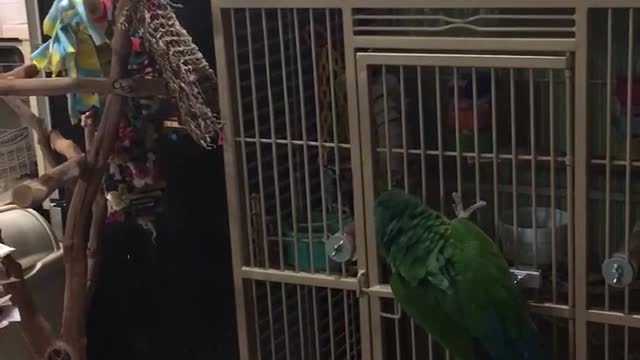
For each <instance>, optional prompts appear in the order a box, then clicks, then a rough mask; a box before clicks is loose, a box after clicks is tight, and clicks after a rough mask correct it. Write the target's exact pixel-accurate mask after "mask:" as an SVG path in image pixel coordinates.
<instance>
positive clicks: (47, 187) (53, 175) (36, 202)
mask: <svg viewBox="0 0 640 360" xmlns="http://www.w3.org/2000/svg"><path fill="white" fill-rule="evenodd" d="M85 160H86V159H85V157H84V156H78V157H74V158H72V159H71V160H68V161H67V162H65V163H64V164H62V165H60V166H58V167H56V168H53V169H51V170H49V171H48V172H47V173H46V174H44V175H42V176H41V177H40V178H38V179H37V180H31V181H28V182H26V183H24V184H21V185H18V186H17V187H16V188H14V189H13V191H12V194H11V195H12V200H13V203H14V204H16V205H18V206H20V207H23V208H35V207H38V206H40V205H42V203H43V202H44V201H45V200H46V199H48V198H49V196H51V194H53V192H54V191H56V190H58V189H60V188H61V187H63V186H64V185H66V184H68V183H70V182H73V181H75V180H77V179H78V177H79V176H80V174H81V173H82V168H83V166H84V164H85Z"/></svg>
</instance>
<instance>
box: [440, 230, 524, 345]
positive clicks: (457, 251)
mask: <svg viewBox="0 0 640 360" xmlns="http://www.w3.org/2000/svg"><path fill="white" fill-rule="evenodd" d="M451 238H452V243H451V245H452V246H453V247H454V249H453V251H452V259H453V260H452V262H453V264H454V270H453V271H454V272H455V274H456V280H455V283H456V286H455V289H456V290H455V292H456V294H457V296H458V297H459V298H460V299H464V308H465V312H464V315H465V318H466V319H467V322H468V324H469V325H470V326H471V327H472V331H473V332H474V333H476V334H478V333H480V332H482V331H486V330H487V329H486V328H485V322H486V316H487V315H486V311H487V309H492V310H493V311H494V312H495V316H496V317H497V318H498V319H500V321H501V322H502V323H503V326H505V329H506V330H507V331H508V334H509V335H511V336H514V337H518V336H520V335H522V333H523V332H526V330H527V325H528V324H529V315H528V310H527V307H526V304H525V302H524V301H523V300H522V297H521V295H520V293H519V292H518V290H517V289H516V288H515V286H514V285H513V278H512V275H511V273H510V271H509V267H508V265H507V262H506V261H505V260H504V257H503V256H502V254H501V253H500V252H499V250H498V248H497V247H496V245H495V244H494V242H493V241H492V240H491V239H490V238H489V237H488V236H487V235H486V234H485V233H484V232H483V231H482V230H480V228H478V227H477V226H476V225H475V224H473V223H472V222H470V221H468V220H466V219H455V220H453V221H451Z"/></svg>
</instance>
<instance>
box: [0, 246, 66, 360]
mask: <svg viewBox="0 0 640 360" xmlns="http://www.w3.org/2000/svg"><path fill="white" fill-rule="evenodd" d="M2 265H3V266H4V268H5V270H6V271H7V275H8V276H9V277H10V278H15V279H19V280H20V281H18V282H14V283H10V284H6V285H3V287H4V289H5V290H6V291H7V292H8V293H9V294H11V302H12V303H13V304H14V305H15V306H16V307H17V308H18V310H19V311H20V318H21V321H20V328H21V329H22V332H23V333H24V334H25V338H26V339H27V342H28V343H29V346H30V347H31V351H32V353H33V355H34V357H35V358H37V359H42V358H44V356H45V354H46V353H47V351H48V350H49V348H51V346H52V345H53V344H54V337H53V332H52V330H51V326H50V325H49V323H48V322H47V320H45V318H44V317H43V316H42V314H40V312H39V311H38V309H37V307H36V304H35V302H34V300H33V296H32V295H31V292H30V291H29V289H28V287H27V285H26V283H25V281H24V273H23V270H22V265H20V263H19V262H18V261H16V260H15V259H14V258H13V257H12V256H11V255H9V256H5V257H4V258H3V259H2Z"/></svg>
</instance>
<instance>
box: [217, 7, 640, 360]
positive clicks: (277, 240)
mask: <svg viewBox="0 0 640 360" xmlns="http://www.w3.org/2000/svg"><path fill="white" fill-rule="evenodd" d="M212 3H213V16H214V24H215V31H214V36H215V40H216V56H217V64H218V74H219V75H220V78H219V80H220V83H219V84H220V87H221V90H220V94H221V111H222V116H223V118H224V119H225V120H226V122H227V126H226V130H225V131H226V132H225V159H226V166H227V180H228V181H227V184H228V195H229V216H230V225H231V234H232V242H233V243H232V250H233V257H234V277H235V281H236V285H237V286H236V294H235V295H236V300H237V308H238V329H239V330H238V331H239V338H240V350H241V357H242V359H287V360H289V359H446V358H448V355H447V354H446V350H444V349H442V348H440V347H439V346H438V345H437V344H436V343H435V342H434V341H432V340H431V339H430V338H429V337H428V335H427V334H424V333H422V331H421V330H419V329H418V328H417V327H416V326H415V325H414V324H413V323H412V322H411V321H410V319H409V318H408V317H407V316H403V315H402V314H401V313H398V311H399V310H398V309H397V306H396V304H395V302H394V301H393V295H392V293H391V290H390V288H389V286H388V280H389V279H388V271H387V270H386V268H385V266H384V264H383V262H382V261H380V259H379V257H378V253H377V248H376V246H375V241H374V239H375V228H374V226H373V202H374V199H375V197H376V195H377V194H378V193H379V192H380V191H382V190H384V189H387V188H391V187H394V188H401V189H404V190H405V191H407V192H411V193H413V194H415V195H417V196H419V197H421V198H422V199H424V201H425V202H427V203H429V204H430V205H432V206H434V207H436V208H440V209H442V211H443V212H445V213H447V214H449V215H451V207H450V202H451V201H450V195H451V193H453V192H458V193H461V194H462V196H463V200H465V201H466V202H467V203H471V202H475V201H478V200H484V201H486V202H487V203H488V204H489V206H487V207H485V208H483V209H482V210H480V211H479V212H478V213H477V214H476V215H475V216H474V220H475V221H476V222H477V223H478V224H479V225H480V226H481V227H482V228H483V229H484V230H485V231H486V232H487V233H488V234H490V235H491V236H492V237H493V238H494V239H496V241H497V243H498V245H499V246H500V247H501V249H502V250H503V252H504V254H505V257H506V258H507V260H509V262H510V264H511V265H512V266H513V267H514V268H523V269H525V268H526V269H531V268H533V269H535V270H538V271H540V273H541V275H542V282H541V286H540V287H539V288H536V289H525V290H523V291H524V293H525V294H526V296H527V298H528V299H529V300H530V306H531V310H532V313H533V314H534V317H535V320H536V323H537V324H538V326H539V328H540V330H541V333H542V334H544V336H545V341H546V346H547V347H548V349H549V352H550V353H551V354H552V355H553V358H557V359H566V358H569V359H633V358H636V357H639V356H640V342H638V341H637V340H638V336H640V332H638V331H637V330H636V329H637V328H640V321H639V319H640V317H639V316H640V308H638V305H637V304H638V302H637V301H636V299H637V297H638V294H639V293H638V290H639V289H640V287H639V286H638V282H637V281H635V279H636V275H637V274H636V272H635V271H636V270H635V267H637V265H638V264H640V262H639V261H640V257H639V256H638V255H639V253H640V247H638V244H640V242H638V241H640V240H636V235H638V236H640V231H638V230H640V226H636V223H637V222H638V220H639V219H640V218H639V216H640V212H639V211H638V209H640V207H639V203H640V201H639V200H638V199H640V198H639V195H638V194H639V192H640V188H638V186H636V183H635V181H634V180H635V179H636V176H637V174H638V172H637V167H638V166H640V165H639V164H640V139H639V138H640V126H637V124H640V123H638V120H637V119H638V115H640V88H637V86H636V85H640V80H639V79H640V77H639V76H640V74H638V71H640V68H638V64H640V61H639V60H640V45H638V44H640V41H638V40H640V11H638V9H636V8H634V6H636V7H637V6H638V5H637V4H635V3H634V2H633V1H631V0H629V1H625V0H614V1H598V0H589V1H578V0H556V1H551V0H541V1H536V2H518V3H515V4H514V3H513V2H507V1H500V0H476V1H451V0H449V1H444V0H427V1H417V0H403V1H398V2H394V3H393V4H391V3H389V2H383V1H380V0H370V1H359V0H344V1H335V0H330V1H324V2H314V1H288V0H274V1H264V0H262V1H258V0H233V1H232V0H213V2H212ZM635 132H637V134H636V133H635ZM350 223H353V225H354V227H355V234H356V235H355V243H354V244H353V245H354V246H353V247H354V254H353V257H352V258H350V259H349V260H348V261H346V262H345V263H337V262H334V261H333V260H331V259H330V257H331V256H330V251H331V248H327V247H326V242H327V241H328V240H329V239H330V237H331V235H332V234H334V233H336V232H337V231H339V230H340V229H343V228H344V227H345V226H346V225H348V224H350ZM534 224H535V225H534ZM513 229H517V230H513ZM509 234H517V235H509ZM521 234H526V235H521ZM520 236H522V239H524V240H522V239H521V238H520ZM611 264H613V265H611ZM610 265H611V266H613V267H612V268H609V266H610Z"/></svg>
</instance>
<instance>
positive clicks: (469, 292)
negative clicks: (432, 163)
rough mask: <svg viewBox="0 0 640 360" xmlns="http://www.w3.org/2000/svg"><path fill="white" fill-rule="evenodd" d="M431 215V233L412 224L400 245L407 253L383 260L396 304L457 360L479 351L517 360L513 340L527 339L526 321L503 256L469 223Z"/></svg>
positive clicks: (395, 252)
mask: <svg viewBox="0 0 640 360" xmlns="http://www.w3.org/2000/svg"><path fill="white" fill-rule="evenodd" d="M433 216H434V215H433V214H430V216H429V217H430V219H429V222H430V226H429V230H425V231H421V230H419V229H420V226H419V224H418V223H419V222H418V223H415V224H413V226H414V227H413V230H412V231H408V232H405V233H403V236H405V237H407V238H405V239H403V241H400V242H399V243H400V244H404V246H402V247H404V248H405V249H404V250H402V251H401V250H399V249H397V248H395V247H394V248H395V249H392V251H391V252H390V253H389V256H388V257H387V258H388V259H391V260H392V262H391V265H392V267H393V268H394V276H393V279H392V282H391V286H392V289H393V293H394V295H395V296H396V299H397V300H398V301H399V303H400V304H401V305H402V307H403V309H404V310H405V311H406V312H407V314H409V315H410V316H411V317H412V318H413V319H414V320H415V321H416V322H417V323H418V324H419V325H421V326H422V327H424V328H425V329H428V331H429V332H430V333H431V335H432V336H434V337H435V338H436V339H437V340H438V341H440V343H442V345H444V346H445V347H447V348H448V349H449V350H450V351H451V352H452V353H453V355H454V356H455V357H457V358H459V359H464V360H466V359H473V358H474V357H473V355H472V354H474V351H477V348H478V347H481V348H484V349H490V350H486V351H487V352H490V353H491V354H492V356H493V357H491V358H492V359H509V360H510V359H519V358H520V357H517V355H514V354H516V353H517V352H518V351H520V350H518V349H515V348H513V349H512V348H511V347H512V346H511V345H510V344H511V343H514V344H515V342H513V341H511V340H512V339H519V338H521V337H522V336H525V335H526V333H527V332H528V331H529V325H530V322H529V320H528V313H527V310H526V306H525V304H524V303H523V302H522V301H521V298H520V295H519V294H518V293H517V290H516V289H515V288H514V286H513V282H512V278H511V275H510V272H509V269H508V266H507V264H506V262H505V260H504V259H503V257H502V255H501V254H500V253H499V251H498V250H497V248H496V246H495V245H494V243H493V242H492V241H491V239H489V237H488V236H487V235H486V234H485V233H484V232H482V231H481V230H480V229H479V228H478V227H477V226H476V225H474V224H473V223H471V222H469V221H468V220H466V219H455V220H452V221H449V220H447V219H445V218H444V217H441V216H439V217H438V216H435V217H433ZM422 220H425V219H424V217H423V218H422ZM434 224H435V225H434ZM434 229H436V231H434ZM424 236H429V237H430V241H424ZM433 240H437V241H433ZM425 243H428V244H429V245H426V244H425ZM425 247H429V249H426V248H425ZM399 253H403V257H404V259H402V260H401V254H399ZM420 264H421V266H420ZM514 346H515V345H514Z"/></svg>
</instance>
